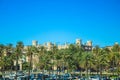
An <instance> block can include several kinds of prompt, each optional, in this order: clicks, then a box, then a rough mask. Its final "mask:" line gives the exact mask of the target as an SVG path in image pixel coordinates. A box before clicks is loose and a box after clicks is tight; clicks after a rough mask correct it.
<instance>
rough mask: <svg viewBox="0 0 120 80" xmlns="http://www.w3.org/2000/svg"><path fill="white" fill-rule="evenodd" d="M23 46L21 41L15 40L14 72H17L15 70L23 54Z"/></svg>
mask: <svg viewBox="0 0 120 80" xmlns="http://www.w3.org/2000/svg"><path fill="white" fill-rule="evenodd" d="M23 48H24V44H23V42H21V41H20V42H17V45H16V49H15V55H16V74H17V71H18V60H19V59H20V58H21V57H22V55H23ZM16 78H17V75H16Z"/></svg>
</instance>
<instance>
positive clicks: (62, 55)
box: [0, 42, 120, 76]
mask: <svg viewBox="0 0 120 80" xmlns="http://www.w3.org/2000/svg"><path fill="white" fill-rule="evenodd" d="M34 55H37V58H38V62H37V63H36V64H35V62H34V60H33V56H34ZM22 56H26V57H29V62H24V63H23V64H24V65H23V66H24V67H25V68H24V69H28V72H29V75H30V71H31V70H32V68H33V67H32V66H33V64H34V65H35V66H36V68H37V69H38V70H41V71H42V72H43V73H44V70H48V71H49V73H50V71H53V70H54V68H55V67H56V68H57V69H56V70H57V71H63V72H65V71H66V72H72V71H75V70H79V72H80V74H82V73H83V71H84V72H85V73H86V76H88V72H90V74H91V73H92V72H96V74H100V75H102V73H103V72H107V73H108V72H110V73H112V74H113V75H115V74H118V75H119V73H120V45H119V44H114V45H113V46H112V47H111V49H110V48H108V47H104V48H100V47H99V46H95V47H94V48H93V49H92V51H85V49H83V47H81V46H79V45H77V44H70V45H69V48H66V49H60V50H59V49H58V48H57V46H56V45H53V47H52V48H51V50H47V49H46V47H44V46H40V47H35V46H28V47H27V48H26V49H24V44H23V42H17V44H16V46H15V47H14V46H12V44H8V45H3V44H0V67H1V71H2V72H3V73H4V72H5V70H7V69H5V68H6V67H8V66H9V67H8V70H10V71H12V70H13V62H14V61H15V62H16V68H15V70H16V72H17V70H18V61H19V60H20V59H21V58H22ZM25 65H26V66H25ZM57 73H59V72H57Z"/></svg>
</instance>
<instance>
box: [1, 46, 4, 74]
mask: <svg viewBox="0 0 120 80" xmlns="http://www.w3.org/2000/svg"><path fill="white" fill-rule="evenodd" d="M4 50H5V46H4V45H3V44H0V68H1V71H2V74H3V73H4V65H5V63H4V61H3V57H4Z"/></svg>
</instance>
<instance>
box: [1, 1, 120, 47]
mask: <svg viewBox="0 0 120 80" xmlns="http://www.w3.org/2000/svg"><path fill="white" fill-rule="evenodd" d="M119 14H120V1H119V0H100V1H99V0H92V1H89V0H85V1H83V0H60V1H56V0H52V1H49V0H44V1H39V0H35V1H32V0H29V1H28V0H20V1H17V0H12V1H9V0H1V1H0V27H1V31H0V34H1V35H0V43H2V44H8V43H12V44H14V45H15V44H16V43H17V41H23V43H24V44H25V45H31V42H32V40H38V41H39V43H40V44H42V43H44V42H56V43H58V42H59V43H64V42H69V43H74V41H75V39H76V38H80V39H82V40H83V43H85V42H86V41H87V40H91V41H92V42H93V46H95V45H99V46H101V47H104V46H112V45H114V43H115V42H118V43H120V38H119V36H120V31H119V29H120V15H119Z"/></svg>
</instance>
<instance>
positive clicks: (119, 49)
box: [111, 44, 120, 75]
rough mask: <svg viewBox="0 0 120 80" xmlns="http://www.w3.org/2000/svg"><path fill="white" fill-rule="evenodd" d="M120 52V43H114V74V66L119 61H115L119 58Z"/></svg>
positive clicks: (113, 66)
mask: <svg viewBox="0 0 120 80" xmlns="http://www.w3.org/2000/svg"><path fill="white" fill-rule="evenodd" d="M119 52H120V47H119V44H114V45H113V47H112V53H111V54H112V61H113V63H112V68H113V75H114V68H115V66H117V63H115V62H116V61H117V60H116V59H117V57H118V55H119Z"/></svg>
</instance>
